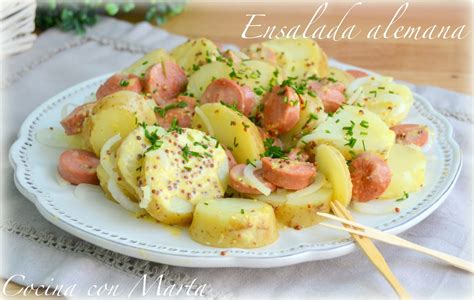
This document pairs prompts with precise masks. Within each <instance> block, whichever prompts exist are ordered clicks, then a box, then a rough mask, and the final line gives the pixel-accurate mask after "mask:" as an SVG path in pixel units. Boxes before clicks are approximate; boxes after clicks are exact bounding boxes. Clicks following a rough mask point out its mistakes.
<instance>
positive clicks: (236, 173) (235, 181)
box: [229, 164, 276, 195]
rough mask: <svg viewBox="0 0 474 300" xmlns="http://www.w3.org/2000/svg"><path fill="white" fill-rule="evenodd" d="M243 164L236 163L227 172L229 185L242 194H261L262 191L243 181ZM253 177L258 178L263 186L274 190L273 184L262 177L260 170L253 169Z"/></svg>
mask: <svg viewBox="0 0 474 300" xmlns="http://www.w3.org/2000/svg"><path fill="white" fill-rule="evenodd" d="M245 167H246V165H245V164H238V165H236V166H234V167H233V168H232V169H231V170H230V172H229V185H230V186H231V187H232V188H233V189H234V190H236V191H237V192H240V193H244V194H252V195H261V194H262V193H261V192H260V191H259V190H257V189H256V188H254V187H251V186H250V185H249V184H247V183H246V182H245V181H244V169H245ZM254 174H255V177H257V179H258V180H260V181H261V182H262V183H263V184H264V185H265V186H267V187H268V188H269V189H270V190H271V191H272V192H273V191H275V190H276V187H275V185H273V184H272V183H270V182H268V181H266V180H265V179H264V178H263V177H262V170H261V169H259V170H255V171H254Z"/></svg>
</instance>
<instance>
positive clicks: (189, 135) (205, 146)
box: [140, 128, 229, 225]
mask: <svg viewBox="0 0 474 300" xmlns="http://www.w3.org/2000/svg"><path fill="white" fill-rule="evenodd" d="M161 141H162V144H161V146H160V148H159V149H157V150H152V151H150V152H148V153H146V154H145V159H144V162H143V166H142V176H141V178H140V181H141V182H140V206H141V207H142V208H145V209H146V210H147V211H148V213H149V214H150V215H151V216H152V217H153V218H155V219H156V220H158V221H160V222H162V223H165V224H170V225H173V224H182V223H189V222H190V221H191V218H192V212H193V210H194V205H196V204H197V203H198V202H200V201H202V200H204V199H213V198H219V197H222V196H223V195H224V192H225V190H226V188H227V176H228V173H229V166H228V161H227V155H226V153H225V151H224V149H223V148H222V147H221V146H216V141H215V140H214V139H212V138H210V137H208V136H207V135H205V134H204V133H203V132H201V131H199V130H194V129H188V128H186V129H182V130H181V131H180V132H176V131H173V132H170V133H168V134H166V135H164V136H163V137H162V138H161Z"/></svg>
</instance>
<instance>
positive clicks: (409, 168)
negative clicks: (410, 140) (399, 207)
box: [379, 144, 426, 199]
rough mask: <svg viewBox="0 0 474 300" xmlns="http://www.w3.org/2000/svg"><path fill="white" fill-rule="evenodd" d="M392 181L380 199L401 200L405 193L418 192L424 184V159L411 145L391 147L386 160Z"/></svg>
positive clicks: (418, 149)
mask: <svg viewBox="0 0 474 300" xmlns="http://www.w3.org/2000/svg"><path fill="white" fill-rule="evenodd" d="M387 163H388V166H389V167H390V170H391V171H392V180H391V181H390V184H389V186H388V188H387V189H386V190H385V192H384V193H383V194H382V195H381V196H380V197H379V198H380V199H394V198H401V197H403V196H404V194H405V193H413V192H416V191H418V190H420V189H421V188H422V187H423V185H424V183H425V170H426V158H425V155H424V154H423V152H422V151H421V149H420V148H419V147H417V146H412V145H401V144H395V145H393V147H392V149H391V150H390V153H389V155H388V159H387Z"/></svg>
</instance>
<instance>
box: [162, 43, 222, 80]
mask: <svg viewBox="0 0 474 300" xmlns="http://www.w3.org/2000/svg"><path fill="white" fill-rule="evenodd" d="M220 55H221V54H220V53H219V49H218V48H217V46H216V44H214V43H213V42H212V41H210V40H208V39H206V38H198V39H190V40H189V41H187V42H186V43H184V44H181V45H179V46H178V47H176V48H174V49H173V51H171V56H172V57H173V58H174V59H175V60H176V62H177V63H178V65H180V66H181V67H182V68H183V69H184V71H185V72H186V75H188V76H190V75H192V74H193V73H194V72H195V71H196V69H197V67H199V66H203V65H205V64H208V63H211V62H213V61H216V57H219V56H220Z"/></svg>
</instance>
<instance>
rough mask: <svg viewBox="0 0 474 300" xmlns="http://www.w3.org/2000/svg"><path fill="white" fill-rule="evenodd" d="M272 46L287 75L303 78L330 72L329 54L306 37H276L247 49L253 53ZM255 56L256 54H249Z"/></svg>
mask: <svg viewBox="0 0 474 300" xmlns="http://www.w3.org/2000/svg"><path fill="white" fill-rule="evenodd" d="M264 48H270V49H271V50H273V51H274V52H275V54H276V61H277V63H278V65H279V66H280V67H281V68H282V69H283V72H284V75H285V77H289V76H291V77H298V78H300V79H303V78H305V77H308V76H311V75H317V76H319V77H326V76H327V75H328V74H329V67H328V62H327V56H326V54H325V53H324V52H323V50H322V49H321V48H320V47H319V45H318V44H317V43H316V42H315V41H313V40H311V39H305V38H299V39H287V38H281V39H274V40H269V41H265V42H263V43H261V44H256V45H251V46H250V47H249V48H248V49H246V50H245V51H246V52H248V53H250V54H252V52H255V51H259V49H260V51H261V49H264ZM249 56H251V57H253V56H254V55H249Z"/></svg>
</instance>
